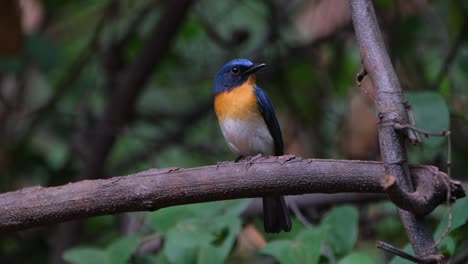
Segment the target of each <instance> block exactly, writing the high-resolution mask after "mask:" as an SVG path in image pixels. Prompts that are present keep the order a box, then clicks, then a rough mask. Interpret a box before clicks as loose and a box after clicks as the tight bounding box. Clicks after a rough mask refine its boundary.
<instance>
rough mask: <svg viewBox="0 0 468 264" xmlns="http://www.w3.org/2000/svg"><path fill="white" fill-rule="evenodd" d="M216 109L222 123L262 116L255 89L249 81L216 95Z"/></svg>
mask: <svg viewBox="0 0 468 264" xmlns="http://www.w3.org/2000/svg"><path fill="white" fill-rule="evenodd" d="M214 107H215V111H216V115H217V116H218V119H219V120H220V121H223V120H225V119H241V120H243V119H251V118H258V117H259V116H260V112H259V110H258V106H257V99H256V97H255V93H254V89H253V86H252V84H251V83H250V82H249V81H247V82H245V83H244V84H242V85H240V86H238V87H236V88H234V89H232V90H230V91H226V92H222V93H220V94H218V95H216V97H215V102H214Z"/></svg>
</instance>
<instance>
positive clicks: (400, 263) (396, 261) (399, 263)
mask: <svg viewBox="0 0 468 264" xmlns="http://www.w3.org/2000/svg"><path fill="white" fill-rule="evenodd" d="M403 251H404V252H406V253H408V254H410V255H413V256H414V251H413V248H411V246H410V245H409V244H408V245H406V246H405V247H404V248H403ZM390 264H414V263H413V262H411V261H409V260H406V259H404V258H400V257H398V256H396V257H394V258H393V259H392V261H390Z"/></svg>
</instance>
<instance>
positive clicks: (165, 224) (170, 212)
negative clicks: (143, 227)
mask: <svg viewBox="0 0 468 264" xmlns="http://www.w3.org/2000/svg"><path fill="white" fill-rule="evenodd" d="M193 214H194V213H193V212H192V211H191V210H189V208H188V207H187V206H173V207H168V208H163V209H160V210H158V211H156V212H152V213H150V214H149V215H148V222H149V224H150V226H151V227H152V228H154V229H155V230H156V231H158V232H160V233H163V234H165V233H166V232H167V231H168V230H169V229H171V228H172V227H173V226H175V225H176V224H177V223H178V222H179V221H181V220H183V219H188V218H191V217H192V216H193Z"/></svg>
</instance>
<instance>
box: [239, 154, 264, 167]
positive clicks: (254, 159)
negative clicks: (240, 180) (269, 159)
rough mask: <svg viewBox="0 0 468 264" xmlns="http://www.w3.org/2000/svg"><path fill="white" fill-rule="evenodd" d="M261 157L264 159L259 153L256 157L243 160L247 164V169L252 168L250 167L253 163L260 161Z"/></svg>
mask: <svg viewBox="0 0 468 264" xmlns="http://www.w3.org/2000/svg"><path fill="white" fill-rule="evenodd" d="M261 157H262V154H261V153H258V154H257V155H255V156H249V157H245V158H244V159H243V161H245V162H247V165H246V167H245V169H246V170H248V169H249V168H250V166H252V165H253V163H254V162H255V161H256V160H258V159H260V158H261Z"/></svg>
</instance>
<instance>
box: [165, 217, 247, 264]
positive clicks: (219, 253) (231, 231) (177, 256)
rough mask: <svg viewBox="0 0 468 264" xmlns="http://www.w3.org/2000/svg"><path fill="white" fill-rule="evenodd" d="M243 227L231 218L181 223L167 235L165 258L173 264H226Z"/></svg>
mask: <svg viewBox="0 0 468 264" xmlns="http://www.w3.org/2000/svg"><path fill="white" fill-rule="evenodd" d="M241 224H242V223H241V221H240V219H239V218H238V217H237V216H236V217H233V216H232V215H229V214H226V215H219V216H216V217H214V218H206V217H200V218H195V219H187V220H184V221H181V222H179V223H177V225H175V226H174V227H173V228H171V229H170V230H169V231H168V232H167V234H166V241H165V244H164V248H163V254H164V255H165V256H166V257H167V259H168V260H169V261H170V262H171V263H223V261H224V259H225V258H226V256H227V255H228V254H229V252H230V251H231V248H232V246H233V245H234V242H235V239H236V236H237V233H238V232H239V230H240V228H241Z"/></svg>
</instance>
